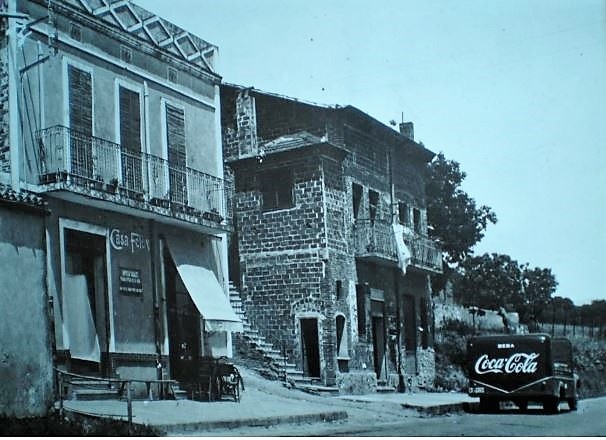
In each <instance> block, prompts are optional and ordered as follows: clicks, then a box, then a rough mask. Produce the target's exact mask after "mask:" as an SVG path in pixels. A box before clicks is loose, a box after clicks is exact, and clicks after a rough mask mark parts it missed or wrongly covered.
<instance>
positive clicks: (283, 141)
mask: <svg viewBox="0 0 606 440" xmlns="http://www.w3.org/2000/svg"><path fill="white" fill-rule="evenodd" d="M322 142H325V139H323V138H320V137H318V136H315V135H313V134H311V133H309V132H307V131H300V132H297V133H293V134H285V135H282V136H280V137H278V138H276V139H273V140H272V141H269V142H265V143H262V144H261V145H260V147H261V148H262V149H263V150H264V151H265V152H266V153H270V152H273V151H284V150H294V149H296V148H301V147H307V146H310V145H317V144H319V143H322Z"/></svg>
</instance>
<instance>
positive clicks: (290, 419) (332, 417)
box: [149, 411, 347, 435]
mask: <svg viewBox="0 0 606 440" xmlns="http://www.w3.org/2000/svg"><path fill="white" fill-rule="evenodd" d="M346 418H347V411H327V412H321V413H313V414H295V415H290V416H273V417H263V418H261V417H254V418H249V419H234V420H213V421H206V422H191V423H177V424H162V425H156V424H153V425H149V426H152V427H154V428H156V429H159V430H160V431H162V432H163V434H165V435H171V434H173V433H177V432H179V433H191V432H196V431H213V430H217V429H233V428H241V427H244V426H255V427H259V426H261V427H263V426H273V425H279V424H295V423H310V422H334V421H337V420H343V419H346Z"/></svg>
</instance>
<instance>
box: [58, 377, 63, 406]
mask: <svg viewBox="0 0 606 440" xmlns="http://www.w3.org/2000/svg"><path fill="white" fill-rule="evenodd" d="M57 374H58V376H59V381H58V382H59V415H60V416H63V374H62V373H61V372H60V371H57Z"/></svg>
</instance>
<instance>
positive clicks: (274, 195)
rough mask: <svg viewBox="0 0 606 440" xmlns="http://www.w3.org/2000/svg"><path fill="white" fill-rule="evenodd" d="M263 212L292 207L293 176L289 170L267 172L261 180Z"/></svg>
mask: <svg viewBox="0 0 606 440" xmlns="http://www.w3.org/2000/svg"><path fill="white" fill-rule="evenodd" d="M261 193H262V195H263V211H275V210H277V209H287V208H292V207H293V206H294V198H293V175H292V170H290V169H277V170H272V171H268V172H267V173H266V174H265V175H264V176H263V177H262V179H261Z"/></svg>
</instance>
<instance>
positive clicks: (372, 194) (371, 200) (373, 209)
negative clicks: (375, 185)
mask: <svg viewBox="0 0 606 440" xmlns="http://www.w3.org/2000/svg"><path fill="white" fill-rule="evenodd" d="M378 209H379V193H378V192H376V191H374V190H372V189H370V190H368V214H369V215H370V221H371V222H372V221H375V220H376V218H377V211H378Z"/></svg>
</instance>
